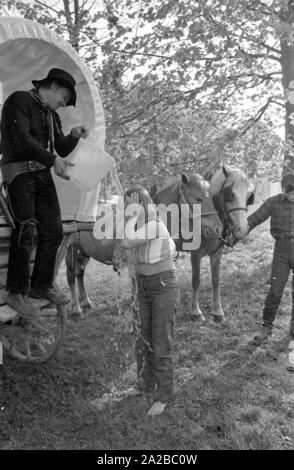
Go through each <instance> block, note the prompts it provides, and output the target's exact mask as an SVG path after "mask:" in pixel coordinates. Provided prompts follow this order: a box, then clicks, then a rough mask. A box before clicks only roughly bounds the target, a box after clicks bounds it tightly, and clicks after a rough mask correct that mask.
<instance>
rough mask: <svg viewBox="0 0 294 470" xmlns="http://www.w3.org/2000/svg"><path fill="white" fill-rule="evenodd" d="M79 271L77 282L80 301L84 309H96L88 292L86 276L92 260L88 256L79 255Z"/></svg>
mask: <svg viewBox="0 0 294 470" xmlns="http://www.w3.org/2000/svg"><path fill="white" fill-rule="evenodd" d="M78 258H79V263H78V265H79V269H78V272H77V281H78V291H79V301H80V305H81V307H82V308H89V309H91V310H93V309H94V305H93V304H92V302H91V300H90V299H89V296H88V292H87V290H86V286H85V282H84V276H85V269H86V266H87V264H88V262H89V260H90V258H89V257H88V256H85V255H81V254H79V257H78Z"/></svg>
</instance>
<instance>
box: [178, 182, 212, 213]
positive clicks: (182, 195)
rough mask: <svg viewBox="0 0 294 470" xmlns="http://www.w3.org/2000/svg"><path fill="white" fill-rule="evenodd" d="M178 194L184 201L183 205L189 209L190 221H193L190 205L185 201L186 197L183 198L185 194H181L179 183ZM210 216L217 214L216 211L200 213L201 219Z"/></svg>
mask: <svg viewBox="0 0 294 470" xmlns="http://www.w3.org/2000/svg"><path fill="white" fill-rule="evenodd" d="M179 193H180V197H181V198H182V199H183V201H184V204H186V205H187V206H188V208H189V216H190V217H191V219H193V213H191V209H190V203H189V202H188V201H187V199H186V197H185V194H184V193H183V191H182V184H181V182H180V183H179ZM212 214H217V211H209V212H204V213H202V212H201V217H206V216H209V215H212Z"/></svg>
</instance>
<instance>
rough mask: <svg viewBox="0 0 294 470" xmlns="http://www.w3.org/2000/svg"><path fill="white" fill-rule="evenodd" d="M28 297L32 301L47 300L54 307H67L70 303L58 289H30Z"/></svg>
mask: <svg viewBox="0 0 294 470" xmlns="http://www.w3.org/2000/svg"><path fill="white" fill-rule="evenodd" d="M29 297H31V298H32V299H47V300H50V302H52V303H53V304H56V305H67V304H68V303H69V302H70V298H69V297H67V295H66V294H64V293H63V292H62V291H61V290H60V289H59V288H58V287H56V286H54V287H47V288H39V287H31V289H30V292H29Z"/></svg>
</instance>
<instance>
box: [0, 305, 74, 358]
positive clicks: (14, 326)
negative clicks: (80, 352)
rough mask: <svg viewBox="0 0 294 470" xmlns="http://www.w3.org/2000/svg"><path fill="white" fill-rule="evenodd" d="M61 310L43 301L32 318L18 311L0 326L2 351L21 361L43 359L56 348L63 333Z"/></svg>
mask: <svg viewBox="0 0 294 470" xmlns="http://www.w3.org/2000/svg"><path fill="white" fill-rule="evenodd" d="M64 324H65V322H64V314H63V311H62V307H61V306H60V305H58V306H55V305H48V303H47V306H46V305H44V306H43V307H41V316H40V317H38V318H37V319H36V320H29V321H28V320H25V319H23V318H20V317H19V316H18V315H17V316H16V317H15V318H14V319H13V320H12V321H11V322H9V323H5V324H4V325H2V326H1V328H0V341H1V342H2V344H3V349H4V352H6V353H7V354H8V355H9V356H10V357H12V358H14V359H18V360H20V361H24V362H30V363H36V364H40V363H44V362H46V361H48V360H49V359H50V358H51V357H52V356H54V354H55V353H56V352H57V350H58V348H59V346H60V343H61V341H62V337H63V334H64Z"/></svg>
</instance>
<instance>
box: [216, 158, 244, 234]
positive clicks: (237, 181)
mask: <svg viewBox="0 0 294 470" xmlns="http://www.w3.org/2000/svg"><path fill="white" fill-rule="evenodd" d="M210 188H211V189H210V191H211V194H212V196H213V200H214V202H215V205H216V207H217V208H218V209H219V211H220V213H221V216H222V218H223V219H224V221H225V225H226V227H225V228H227V229H229V230H230V231H231V232H232V233H233V235H234V237H235V238H236V239H241V238H243V237H244V236H245V235H246V234H247V231H248V223H247V213H246V212H247V205H248V204H249V198H250V193H249V181H248V178H247V177H246V175H245V174H244V173H243V171H241V170H238V169H228V168H226V167H225V166H223V167H222V168H221V169H219V170H218V171H217V172H216V173H215V175H214V176H213V177H212V180H211V185H210Z"/></svg>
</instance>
